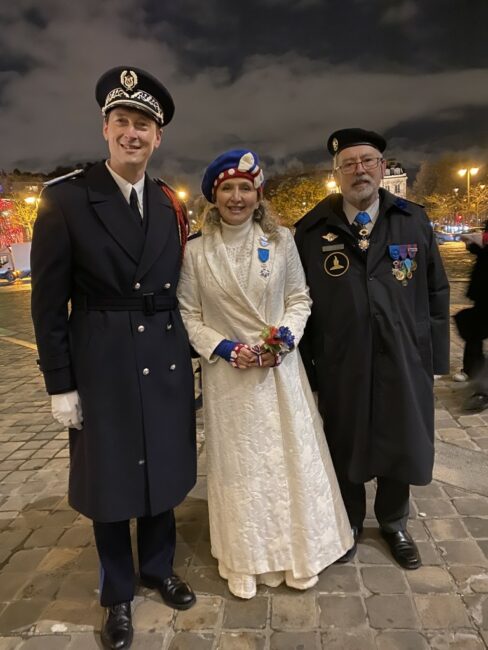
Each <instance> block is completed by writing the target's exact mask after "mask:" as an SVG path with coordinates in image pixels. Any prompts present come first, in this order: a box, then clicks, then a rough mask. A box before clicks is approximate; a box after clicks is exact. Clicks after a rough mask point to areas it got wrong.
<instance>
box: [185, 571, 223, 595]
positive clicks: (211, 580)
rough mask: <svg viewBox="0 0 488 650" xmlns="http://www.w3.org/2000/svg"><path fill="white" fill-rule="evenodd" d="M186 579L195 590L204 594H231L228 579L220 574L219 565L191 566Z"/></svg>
mask: <svg viewBox="0 0 488 650" xmlns="http://www.w3.org/2000/svg"><path fill="white" fill-rule="evenodd" d="M186 579H187V580H188V582H189V583H190V584H191V586H192V588H193V589H194V591H197V592H198V593H202V594H209V595H217V596H229V590H228V589H227V580H223V579H222V578H221V577H220V576H219V572H218V570H217V567H191V566H190V567H189V569H188V571H187V574H186Z"/></svg>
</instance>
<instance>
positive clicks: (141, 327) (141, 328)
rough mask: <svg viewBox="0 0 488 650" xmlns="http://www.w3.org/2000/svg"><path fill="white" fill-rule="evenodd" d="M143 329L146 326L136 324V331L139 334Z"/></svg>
mask: <svg viewBox="0 0 488 650" xmlns="http://www.w3.org/2000/svg"><path fill="white" fill-rule="evenodd" d="M145 329H146V328H145V327H144V325H138V326H137V331H138V332H140V333H141V334H142V332H144V330H145Z"/></svg>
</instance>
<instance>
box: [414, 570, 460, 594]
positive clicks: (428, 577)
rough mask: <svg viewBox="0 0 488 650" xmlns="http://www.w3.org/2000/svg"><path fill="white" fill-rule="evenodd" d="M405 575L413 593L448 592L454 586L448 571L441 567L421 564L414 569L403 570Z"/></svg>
mask: <svg viewBox="0 0 488 650" xmlns="http://www.w3.org/2000/svg"><path fill="white" fill-rule="evenodd" d="M405 575H406V578H407V580H408V583H409V585H410V588H411V590H412V591H413V592H415V593H421V594H422V593H423V594H428V593H435V592H440V593H446V592H448V593H449V592H451V591H452V590H453V588H454V585H453V583H452V580H451V577H450V575H449V572H448V571H447V570H446V569H444V568H441V567H435V566H421V567H420V568H419V569H417V570H416V571H405Z"/></svg>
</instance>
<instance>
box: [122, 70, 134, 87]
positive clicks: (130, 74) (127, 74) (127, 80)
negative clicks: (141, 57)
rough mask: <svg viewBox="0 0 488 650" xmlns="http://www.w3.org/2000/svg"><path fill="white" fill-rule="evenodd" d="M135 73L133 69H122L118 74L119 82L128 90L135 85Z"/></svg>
mask: <svg viewBox="0 0 488 650" xmlns="http://www.w3.org/2000/svg"><path fill="white" fill-rule="evenodd" d="M137 82H138V79H137V75H136V73H135V72H134V71H133V70H123V71H122V74H121V75H120V83H121V84H122V86H124V88H125V89H126V90H128V91H131V90H134V88H135V87H136V86H137Z"/></svg>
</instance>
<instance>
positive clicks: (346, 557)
mask: <svg viewBox="0 0 488 650" xmlns="http://www.w3.org/2000/svg"><path fill="white" fill-rule="evenodd" d="M351 530H352V536H353V539H354V544H353V545H352V546H351V548H350V549H349V550H348V551H346V552H345V553H344V555H342V556H341V557H340V558H339V559H338V560H336V562H337V564H345V563H346V562H350V561H351V560H352V559H353V558H354V556H355V555H356V552H357V550H358V539H359V535H361V533H362V532H363V529H362V528H359V527H358V526H353V527H352V528H351Z"/></svg>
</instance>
